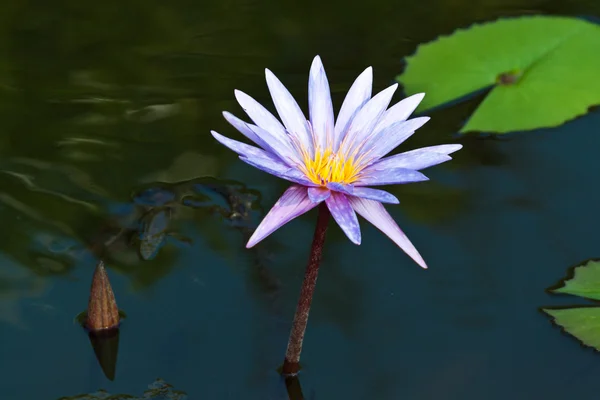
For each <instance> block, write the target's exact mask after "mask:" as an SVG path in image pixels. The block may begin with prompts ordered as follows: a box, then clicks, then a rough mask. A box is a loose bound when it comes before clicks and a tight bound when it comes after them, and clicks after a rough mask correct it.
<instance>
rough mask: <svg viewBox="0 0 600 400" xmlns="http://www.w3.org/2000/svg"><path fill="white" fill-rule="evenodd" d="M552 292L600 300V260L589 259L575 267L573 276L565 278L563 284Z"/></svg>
mask: <svg viewBox="0 0 600 400" xmlns="http://www.w3.org/2000/svg"><path fill="white" fill-rule="evenodd" d="M552 292H554V293H565V294H572V295H574V296H581V297H586V298H588V299H592V300H600V261H589V262H588V263H586V264H583V265H580V266H578V267H575V269H574V270H573V277H572V278H569V279H565V280H564V283H563V286H562V287H560V288H558V289H553V290H552Z"/></svg>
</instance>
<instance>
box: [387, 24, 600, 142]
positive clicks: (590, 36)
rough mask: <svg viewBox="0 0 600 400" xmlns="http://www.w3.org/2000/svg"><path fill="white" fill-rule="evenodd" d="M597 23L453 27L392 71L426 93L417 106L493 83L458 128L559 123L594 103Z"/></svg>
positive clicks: (599, 61)
mask: <svg viewBox="0 0 600 400" xmlns="http://www.w3.org/2000/svg"><path fill="white" fill-rule="evenodd" d="M597 49H600V26H598V25H596V24H593V23H591V22H587V21H584V20H581V19H576V18H566V17H550V16H527V17H519V18H510V19H500V20H497V21H494V22H489V23H484V24H480V25H473V26H472V27H470V28H468V29H459V30H457V31H456V32H454V33H453V34H452V35H450V36H443V37H441V38H439V39H437V40H435V41H432V42H429V43H425V44H422V45H420V46H419V47H418V49H417V51H416V53H415V54H414V55H412V56H410V57H407V58H406V63H407V66H406V69H405V71H404V73H403V74H402V75H400V76H398V77H397V78H396V79H397V80H398V81H399V82H401V83H402V84H403V85H404V87H405V90H406V93H407V95H409V94H414V93H419V92H425V93H426V94H427V95H426V96H425V99H424V100H423V102H422V103H421V104H420V106H419V108H418V109H417V111H424V110H427V109H431V108H433V107H436V106H439V105H442V104H445V103H448V102H450V101H453V100H457V99H459V98H461V97H464V96H466V95H468V94H472V93H474V92H477V91H479V90H482V89H485V88H488V87H491V88H492V89H491V90H490V92H489V93H488V94H487V96H486V97H485V99H484V100H483V101H482V103H481V104H480V106H479V108H477V110H476V111H475V112H474V114H473V115H472V116H471V118H470V119H469V121H468V122H467V124H466V125H465V126H464V127H463V128H462V129H461V130H460V132H461V133H465V132H469V131H485V132H495V133H506V132H511V131H520V130H530V129H535V128H542V127H552V126H558V125H560V124H562V123H564V122H565V121H567V120H570V119H573V118H575V117H577V116H580V115H583V114H585V113H586V112H587V111H588V108H589V107H590V106H592V105H597V104H600V79H598V71H600V51H597Z"/></svg>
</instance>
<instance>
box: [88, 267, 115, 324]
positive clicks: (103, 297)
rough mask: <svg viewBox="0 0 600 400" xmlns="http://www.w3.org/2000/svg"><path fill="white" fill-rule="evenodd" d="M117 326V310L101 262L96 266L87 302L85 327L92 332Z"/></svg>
mask: <svg viewBox="0 0 600 400" xmlns="http://www.w3.org/2000/svg"><path fill="white" fill-rule="evenodd" d="M118 325H119V309H118V308H117V302H116V301H115V295H114V293H113V291H112V287H111V286H110V282H109V280H108V275H107V274H106V269H105V268H104V263H103V262H102V261H100V262H98V265H96V270H95V271H94V277H93V279H92V288H91V289H90V300H89V302H88V311H87V321H86V326H87V328H88V329H90V330H92V331H97V330H102V329H110V328H115V327H117V326H118Z"/></svg>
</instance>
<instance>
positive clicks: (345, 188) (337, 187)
mask: <svg viewBox="0 0 600 400" xmlns="http://www.w3.org/2000/svg"><path fill="white" fill-rule="evenodd" d="M327 188H328V189H330V190H334V191H336V192H342V193H346V194H349V195H352V194H354V186H352V185H344V184H342V183H338V182H329V183H328V184H327Z"/></svg>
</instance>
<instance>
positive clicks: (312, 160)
mask: <svg viewBox="0 0 600 400" xmlns="http://www.w3.org/2000/svg"><path fill="white" fill-rule="evenodd" d="M302 158H303V162H304V165H303V166H302V169H303V171H302V172H304V174H305V175H306V176H307V177H308V179H310V180H311V181H312V182H314V183H316V184H318V185H321V186H326V185H327V184H328V183H329V182H335V183H344V184H348V183H352V182H354V181H356V180H357V179H358V177H359V176H358V174H359V172H360V170H361V168H359V166H358V165H357V163H356V160H355V159H354V157H347V156H345V155H344V154H339V153H334V152H333V150H332V149H331V148H326V149H320V148H318V147H317V148H316V149H315V156H314V157H311V156H310V155H308V154H307V153H304V154H303V157H302Z"/></svg>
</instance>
